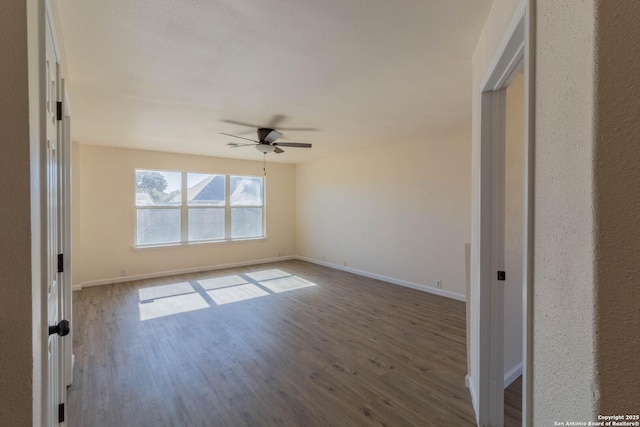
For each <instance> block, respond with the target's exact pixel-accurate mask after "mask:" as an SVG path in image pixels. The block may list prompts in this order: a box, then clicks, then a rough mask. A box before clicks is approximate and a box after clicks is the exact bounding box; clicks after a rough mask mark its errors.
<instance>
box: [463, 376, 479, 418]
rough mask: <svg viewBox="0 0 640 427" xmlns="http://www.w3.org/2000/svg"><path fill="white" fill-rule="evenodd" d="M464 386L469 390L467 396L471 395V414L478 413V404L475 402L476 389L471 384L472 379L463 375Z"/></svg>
mask: <svg viewBox="0 0 640 427" xmlns="http://www.w3.org/2000/svg"><path fill="white" fill-rule="evenodd" d="M464 385H465V386H467V388H468V389H469V394H470V395H471V406H473V412H475V413H476V414H477V413H478V403H477V402H476V395H477V394H478V393H477V391H476V390H477V389H476V387H475V385H474V383H473V377H471V376H469V375H465V377H464Z"/></svg>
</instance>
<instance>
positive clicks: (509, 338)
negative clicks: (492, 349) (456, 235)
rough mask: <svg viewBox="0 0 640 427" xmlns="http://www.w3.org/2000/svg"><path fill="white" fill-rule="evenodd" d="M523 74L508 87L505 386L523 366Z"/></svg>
mask: <svg viewBox="0 0 640 427" xmlns="http://www.w3.org/2000/svg"><path fill="white" fill-rule="evenodd" d="M523 89H524V86H523V78H522V74H521V73H520V74H518V75H517V76H516V78H515V79H514V80H513V81H512V82H511V84H510V85H509V87H508V88H507V95H506V102H507V106H506V111H507V114H506V124H505V186H504V192H505V200H504V202H505V203H504V204H505V213H504V239H505V241H504V264H505V271H506V273H507V274H506V280H505V282H504V373H505V386H508V385H509V384H510V383H511V382H512V381H513V380H515V379H516V378H518V375H519V372H520V368H521V366H522V256H523V251H522V237H523V222H522V210H523V207H524V199H523V185H524V180H523V172H524V170H523V169H524V157H523V155H524V152H523V149H524V145H523V144H524V96H523V95H524V94H523Z"/></svg>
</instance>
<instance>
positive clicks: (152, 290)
mask: <svg viewBox="0 0 640 427" xmlns="http://www.w3.org/2000/svg"><path fill="white" fill-rule="evenodd" d="M195 291H196V290H195V289H193V286H191V285H190V284H189V282H180V283H172V284H170V285H159V286H151V287H148V288H142V289H138V299H139V300H140V301H147V300H152V299H155V298H165V297H172V296H176V295H182V294H190V293H193V292H195Z"/></svg>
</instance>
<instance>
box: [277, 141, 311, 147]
mask: <svg viewBox="0 0 640 427" xmlns="http://www.w3.org/2000/svg"><path fill="white" fill-rule="evenodd" d="M273 145H275V146H278V147H298V148H311V144H306V143H304V142H274V143H273Z"/></svg>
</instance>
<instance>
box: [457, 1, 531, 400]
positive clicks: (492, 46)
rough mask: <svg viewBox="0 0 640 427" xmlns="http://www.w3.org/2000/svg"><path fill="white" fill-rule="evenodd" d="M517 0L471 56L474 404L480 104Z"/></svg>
mask: <svg viewBox="0 0 640 427" xmlns="http://www.w3.org/2000/svg"><path fill="white" fill-rule="evenodd" d="M519 4H520V1H518V0H495V1H494V2H493V5H492V6H491V11H490V12H489V16H488V17H487V21H486V22H485V24H484V28H483V30H482V33H481V34H480V37H479V38H478V43H477V45H476V49H475V51H474V53H473V76H472V78H473V94H472V101H473V102H472V141H473V143H472V147H471V176H472V189H471V191H472V198H471V289H470V296H471V301H470V304H469V306H468V308H469V311H470V315H471V321H470V323H471V329H470V330H469V331H467V333H468V334H470V335H471V339H470V346H469V348H468V349H467V357H468V358H469V359H470V361H471V363H470V365H471V369H470V371H469V377H468V379H469V381H468V384H469V388H470V392H471V395H472V399H473V400H474V402H477V398H476V396H477V393H478V391H477V389H476V387H477V386H478V375H479V371H480V365H479V356H478V355H479V337H480V325H479V323H478V318H479V314H478V313H479V309H480V307H479V291H480V283H479V277H478V274H477V273H476V272H477V271H479V268H480V246H479V243H480V224H479V222H478V219H479V215H478V212H479V209H480V196H479V194H480V101H481V93H482V84H484V80H485V78H486V75H487V72H488V71H489V66H490V64H491V61H493V60H494V57H495V56H496V54H497V53H498V52H497V50H498V47H499V45H500V43H501V42H502V39H503V38H504V36H505V32H506V30H507V28H508V26H509V24H510V22H511V20H512V18H513V16H514V13H515V12H516V10H517V8H518V6H519Z"/></svg>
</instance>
